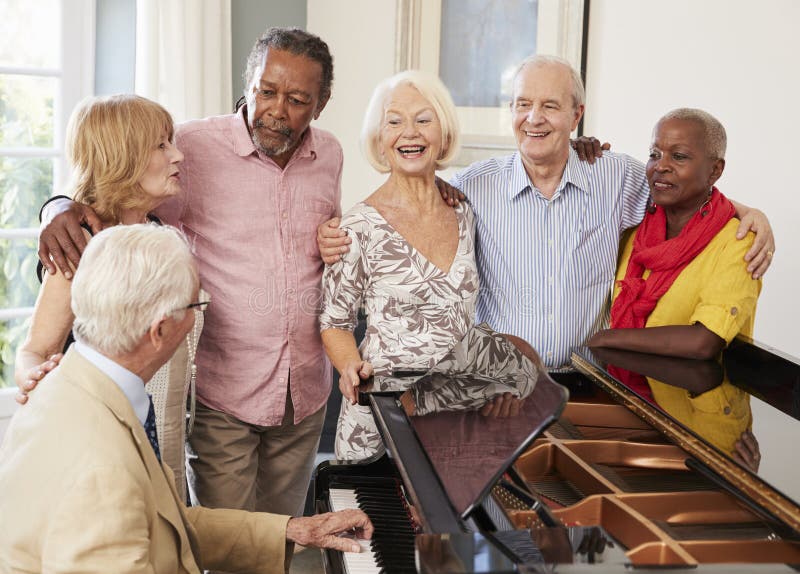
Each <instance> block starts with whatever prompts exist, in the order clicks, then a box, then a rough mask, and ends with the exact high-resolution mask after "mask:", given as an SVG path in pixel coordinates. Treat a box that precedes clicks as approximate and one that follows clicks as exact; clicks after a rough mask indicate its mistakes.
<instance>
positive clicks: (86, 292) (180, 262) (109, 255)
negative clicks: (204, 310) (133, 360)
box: [72, 223, 198, 357]
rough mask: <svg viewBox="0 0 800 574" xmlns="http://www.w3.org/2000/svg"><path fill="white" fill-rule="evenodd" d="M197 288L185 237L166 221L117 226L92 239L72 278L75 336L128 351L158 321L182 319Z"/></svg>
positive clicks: (108, 350) (104, 348)
mask: <svg viewBox="0 0 800 574" xmlns="http://www.w3.org/2000/svg"><path fill="white" fill-rule="evenodd" d="M197 286H198V275H197V267H196V265H195V263H194V258H193V257H192V253H191V250H190V248H189V244H188V243H187V241H186V239H185V238H184V236H183V235H182V234H181V233H180V231H178V230H177V229H175V228H174V227H169V226H167V225H164V226H159V225H155V224H152V223H151V224H137V225H117V226H115V227H111V228H109V229H106V230H104V231H101V232H100V233H98V234H97V235H96V236H95V237H93V238H92V239H91V241H90V242H89V245H88V247H87V248H86V251H85V252H84V254H83V256H82V257H81V262H80V265H79V266H78V269H77V271H76V272H75V278H74V279H73V280H72V312H73V314H74V315H75V321H74V323H73V326H72V330H73V332H74V333H75V337H76V338H77V339H78V340H80V341H82V342H84V343H86V344H87V345H89V346H90V347H92V348H94V349H96V350H98V351H100V352H101V353H103V354H105V355H108V356H111V357H115V356H119V355H122V354H125V353H129V352H131V351H133V350H134V349H135V348H136V345H137V344H139V341H140V340H141V339H142V337H143V336H144V334H145V333H146V332H147V330H148V329H149V328H150V325H151V324H152V323H153V321H157V320H160V319H162V318H164V317H168V316H174V317H176V318H177V319H179V320H181V319H183V316H184V313H186V312H187V311H186V309H185V308H186V306H187V305H189V304H190V303H191V302H192V301H191V299H192V297H193V296H194V292H195V289H197Z"/></svg>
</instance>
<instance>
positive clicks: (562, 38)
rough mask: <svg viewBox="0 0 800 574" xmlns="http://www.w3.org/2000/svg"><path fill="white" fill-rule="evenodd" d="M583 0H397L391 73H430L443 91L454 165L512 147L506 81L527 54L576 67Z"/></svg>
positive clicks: (585, 2) (581, 56)
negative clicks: (454, 115) (455, 127)
mask: <svg viewBox="0 0 800 574" xmlns="http://www.w3.org/2000/svg"><path fill="white" fill-rule="evenodd" d="M588 3H589V0H397V23H398V24H397V34H396V47H395V69H396V71H401V70H406V69H412V68H413V69H420V70H425V71H428V72H431V73H434V74H437V75H438V76H439V77H440V78H441V79H442V81H443V82H444V83H445V85H446V86H447V87H448V89H449V90H450V93H451V94H452V96H453V100H454V102H455V104H456V106H457V109H458V119H459V123H460V124H461V132H462V134H463V140H462V142H463V143H462V150H461V153H460V154H459V156H458V157H457V158H456V160H455V162H454V164H455V165H457V166H463V165H469V164H470V163H472V162H474V161H478V160H481V159H485V158H488V157H492V156H496V155H502V154H507V153H511V152H513V151H514V150H515V149H516V145H515V142H514V137H513V134H512V132H511V112H510V109H509V102H510V101H511V83H512V79H513V75H514V72H515V71H516V68H517V66H518V65H519V63H520V62H521V61H522V60H523V59H524V58H525V57H527V56H529V55H531V54H553V55H556V56H561V57H562V58H565V59H566V60H568V61H569V62H570V63H571V64H572V65H573V66H575V68H576V69H577V70H583V59H584V35H585V25H584V24H585V19H586V14H587V12H588Z"/></svg>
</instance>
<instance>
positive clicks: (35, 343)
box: [14, 95, 203, 496]
mask: <svg viewBox="0 0 800 574" xmlns="http://www.w3.org/2000/svg"><path fill="white" fill-rule="evenodd" d="M67 158H68V160H69V162H70V165H71V168H72V176H71V180H70V188H71V190H72V197H73V199H74V200H75V201H77V202H79V203H83V204H86V205H89V206H91V207H92V208H93V209H94V210H95V212H96V213H97V215H98V217H99V218H100V220H101V222H102V224H103V226H104V227H109V226H113V225H127V224H134V223H145V222H147V221H152V222H155V223H158V220H157V219H156V218H154V217H153V216H151V215H150V212H151V211H152V210H153V209H155V208H156V207H157V206H158V205H160V204H161V203H162V202H163V201H164V200H165V199H166V198H168V197H171V196H173V195H175V194H176V193H179V192H180V181H179V177H178V164H179V163H180V161H181V160H182V159H183V154H181V152H180V151H179V150H178V149H177V148H176V147H175V145H174V144H173V122H172V117H171V116H170V114H169V112H167V110H165V109H164V108H163V107H162V106H160V105H159V104H157V103H155V102H152V101H150V100H148V99H146V98H142V97H140V96H134V95H118V96H110V97H103V98H90V99H87V100H85V101H84V102H82V103H81V104H80V105H79V106H78V107H77V108H76V110H75V111H74V112H73V114H72V116H71V118H70V121H69V126H68V128H67ZM84 234H85V235H86V239H87V241H88V240H90V238H91V231H90V230H89V229H88V228H86V229H85V230H84ZM73 271H74V269H73ZM40 276H42V287H41V289H40V291H39V296H38V298H37V300H36V306H35V307H34V312H33V317H32V319H31V326H30V330H29V331H28V335H27V338H26V339H25V341H24V343H23V344H22V346H21V347H20V348H19V350H18V351H17V358H16V368H15V373H14V376H15V380H16V383H17V385H18V386H19V388H20V391H21V392H22V394H23V395H25V394H26V393H28V392H30V391H31V390H32V389H33V388H34V387H35V386H36V384H37V382H38V380H39V379H40V378H41V371H42V370H43V369H42V365H43V364H44V363H45V362H46V361H47V360H48V358H51V357H52V356H53V355H56V356H58V354H59V353H61V352H62V351H63V350H65V349H66V348H67V347H68V346H69V345H70V344H71V343H72V324H73V320H74V316H73V314H72V310H71V308H70V296H71V287H72V284H71V281H70V278H68V277H66V276H65V275H64V274H63V273H62V272H61V271H58V272H57V273H56V274H55V275H50V274H48V273H44V274H40ZM121 277H122V275H121ZM201 300H203V299H202V298H201ZM200 323H201V325H200V326H199V327H195V330H194V332H193V333H190V335H189V339H190V341H189V343H188V344H187V345H184V346H183V347H181V348H179V349H178V350H177V351H176V353H175V355H174V356H173V359H172V360H171V361H170V362H169V363H168V364H167V365H165V366H164V367H163V368H162V370H161V371H159V373H157V374H156V375H155V376H154V377H153V379H152V380H151V381H150V382H149V383H148V392H150V393H151V394H153V395H154V396H153V402H154V404H155V409H156V418H157V428H158V432H159V442H160V446H161V453H162V460H163V461H164V462H165V463H167V464H168V465H169V466H170V467H172V469H173V471H174V472H175V476H176V482H177V486H178V490H179V492H180V493H181V494H182V495H184V496H185V487H184V482H185V480H184V472H185V471H184V454H183V440H184V438H185V430H184V429H185V420H184V419H185V412H186V406H185V405H186V389H187V385H188V384H189V383H190V376H187V375H189V374H190V370H191V368H190V363H191V359H192V356H193V354H194V349H193V347H194V344H196V341H197V336H198V335H199V329H200V328H202V321H200ZM21 402H24V399H23V401H21Z"/></svg>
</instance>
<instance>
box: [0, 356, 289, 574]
mask: <svg viewBox="0 0 800 574" xmlns="http://www.w3.org/2000/svg"><path fill="white" fill-rule="evenodd" d="M288 519H289V517H288V516H277V515H272V514H264V513H248V512H244V511H239V510H211V509H206V508H200V507H195V508H186V507H185V506H184V504H183V502H182V501H181V500H180V499H179V498H178V495H177V493H176V491H175V484H174V480H173V475H172V471H171V470H170V469H169V467H167V466H166V465H162V464H160V463H159V462H158V460H157V459H156V457H155V454H154V453H153V449H152V448H151V446H150V443H149V442H148V440H147V436H146V434H145V432H144V428H143V427H142V425H141V423H140V422H139V420H138V419H137V418H136V415H135V414H134V412H133V408H132V407H131V404H130V403H129V402H128V399H127V398H126V397H125V395H124V394H123V393H122V391H121V390H120V389H119V387H118V386H117V385H116V384H115V383H114V382H113V381H112V380H111V379H109V378H108V377H107V376H106V375H104V374H103V373H102V372H100V371H99V370H98V369H97V368H96V367H95V366H94V365H92V364H91V363H90V362H89V361H87V360H86V359H84V358H83V357H81V356H80V354H78V353H76V352H75V351H73V350H70V351H68V352H67V354H66V355H65V356H64V359H63V360H62V362H61V365H60V366H59V367H58V368H57V369H56V370H55V371H53V372H52V373H51V374H49V375H48V376H47V377H46V378H45V379H44V380H43V381H42V382H41V383H40V385H39V387H38V388H37V389H36V390H35V391H34V392H32V393H31V394H30V399H29V401H28V404H27V405H26V406H25V407H23V408H21V409H19V411H18V412H17V413H16V415H15V416H14V418H13V420H12V421H11V424H10V426H9V428H8V430H7V432H6V435H5V439H4V441H3V444H2V446H0V533H2V534H0V572H78V571H80V572H103V573H108V572H115V573H120V572H153V573H156V572H165V573H167V572H168V573H170V574H172V573H175V572H199V571H200V569H201V568H210V569H224V570H226V571H230V572H263V573H273V572H274V573H280V572H283V571H284V559H285V556H284V553H285V549H286V538H285V537H286V523H287V522H288Z"/></svg>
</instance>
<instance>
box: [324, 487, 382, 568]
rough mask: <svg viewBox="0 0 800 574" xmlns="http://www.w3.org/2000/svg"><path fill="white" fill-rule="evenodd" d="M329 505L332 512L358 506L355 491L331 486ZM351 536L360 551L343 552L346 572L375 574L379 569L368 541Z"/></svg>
mask: <svg viewBox="0 0 800 574" xmlns="http://www.w3.org/2000/svg"><path fill="white" fill-rule="evenodd" d="M329 499H330V506H331V510H332V511H333V512H336V511H338V510H347V509H349V508H358V501H357V500H356V491H355V490H350V489H345V488H331V489H330V491H329ZM347 538H351V539H352V540H354V541H355V542H358V545H359V546H361V552H359V553H357V554H356V553H354V552H343V553H342V558H343V562H344V567H345V570H346V571H347V573H348V574H375V573H377V572H379V571H380V567H379V566H378V562H377V561H376V559H375V553H374V552H373V551H372V548H370V541H369V540H363V539H360V538H353V537H347Z"/></svg>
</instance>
